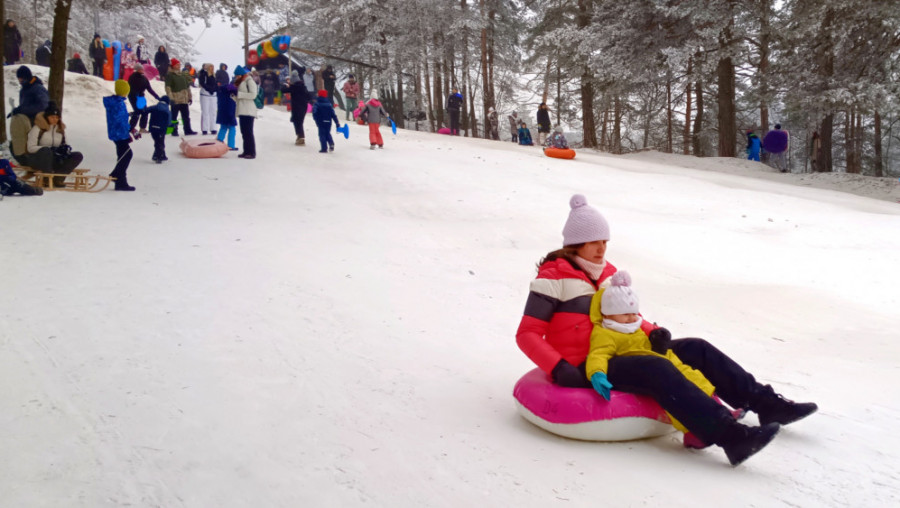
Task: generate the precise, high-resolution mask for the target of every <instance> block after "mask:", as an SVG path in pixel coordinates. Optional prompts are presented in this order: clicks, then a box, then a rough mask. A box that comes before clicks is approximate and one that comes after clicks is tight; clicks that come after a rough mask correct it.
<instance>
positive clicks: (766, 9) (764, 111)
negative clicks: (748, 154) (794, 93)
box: [758, 0, 772, 135]
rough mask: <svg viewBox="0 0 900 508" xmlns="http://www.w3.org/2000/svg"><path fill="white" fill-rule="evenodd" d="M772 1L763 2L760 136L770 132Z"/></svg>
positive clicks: (760, 32)
mask: <svg viewBox="0 0 900 508" xmlns="http://www.w3.org/2000/svg"><path fill="white" fill-rule="evenodd" d="M771 10H772V0H762V13H761V14H760V23H759V72H758V76H759V97H760V99H759V124H760V125H759V127H760V135H763V134H765V133H766V132H768V131H769V102H768V100H769V76H768V73H769V52H770V51H771V50H770V49H769V45H770V42H771V41H770V39H771V37H770V36H769V15H770V12H771Z"/></svg>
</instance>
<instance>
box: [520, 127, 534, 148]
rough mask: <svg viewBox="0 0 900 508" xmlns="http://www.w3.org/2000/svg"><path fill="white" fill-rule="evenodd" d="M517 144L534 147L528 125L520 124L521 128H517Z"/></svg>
mask: <svg viewBox="0 0 900 508" xmlns="http://www.w3.org/2000/svg"><path fill="white" fill-rule="evenodd" d="M519 144H520V145H526V146H533V145H534V141H532V140H531V131H530V130H528V125H527V124H526V123H525V122H522V126H521V127H519Z"/></svg>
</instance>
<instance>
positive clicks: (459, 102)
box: [447, 87, 463, 136]
mask: <svg viewBox="0 0 900 508" xmlns="http://www.w3.org/2000/svg"><path fill="white" fill-rule="evenodd" d="M462 107H463V96H462V94H461V93H459V89H458V88H456V87H453V89H452V91H451V92H450V96H449V97H447V113H448V114H449V115H450V134H452V135H454V136H459V112H460V110H462Z"/></svg>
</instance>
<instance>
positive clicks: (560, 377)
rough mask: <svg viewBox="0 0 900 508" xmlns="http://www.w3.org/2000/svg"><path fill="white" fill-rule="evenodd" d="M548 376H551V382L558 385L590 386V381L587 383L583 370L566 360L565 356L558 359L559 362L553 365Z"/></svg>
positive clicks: (571, 386)
mask: <svg viewBox="0 0 900 508" xmlns="http://www.w3.org/2000/svg"><path fill="white" fill-rule="evenodd" d="M550 377H552V378H553V382H554V383H556V384H558V385H559V386H565V387H567V388H586V387H590V383H588V380H587V378H586V377H585V375H584V371H583V370H581V369H579V368H578V367H576V366H574V365H572V364H571V363H569V362H567V361H566V360H565V358H563V359H562V360H560V361H559V363H557V364H556V367H553V371H552V372H551V373H550Z"/></svg>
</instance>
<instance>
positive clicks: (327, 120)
mask: <svg viewBox="0 0 900 508" xmlns="http://www.w3.org/2000/svg"><path fill="white" fill-rule="evenodd" d="M312 116H313V120H315V121H316V127H318V128H319V144H321V145H322V149H321V150H319V153H328V151H329V150H330V151H332V152H333V151H334V139H333V138H332V137H331V121H332V120H334V126H335V127H340V126H341V122H339V121H338V117H337V114H336V113H335V112H334V105H333V104H332V103H331V101H330V100H329V99H328V90H319V98H318V99H316V103H315V104H314V105H313V110H312Z"/></svg>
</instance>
